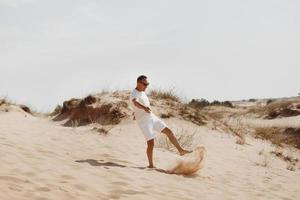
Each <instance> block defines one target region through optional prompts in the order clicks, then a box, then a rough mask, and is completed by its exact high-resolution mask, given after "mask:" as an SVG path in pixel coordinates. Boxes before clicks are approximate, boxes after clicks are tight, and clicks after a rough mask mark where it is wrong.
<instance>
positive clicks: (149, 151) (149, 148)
mask: <svg viewBox="0 0 300 200" xmlns="http://www.w3.org/2000/svg"><path fill="white" fill-rule="evenodd" d="M153 148H154V139H151V140H148V141H147V156H148V161H149V166H148V167H149V168H153V167H154V165H153Z"/></svg>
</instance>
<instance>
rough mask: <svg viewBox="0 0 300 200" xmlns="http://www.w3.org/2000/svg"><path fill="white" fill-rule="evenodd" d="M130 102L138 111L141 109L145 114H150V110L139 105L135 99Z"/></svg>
mask: <svg viewBox="0 0 300 200" xmlns="http://www.w3.org/2000/svg"><path fill="white" fill-rule="evenodd" d="M132 102H133V104H134V105H135V106H136V107H138V108H139V109H142V110H144V111H145V112H147V113H150V112H151V109H150V108H149V107H146V106H144V105H142V104H140V103H139V102H138V101H137V100H136V99H132Z"/></svg>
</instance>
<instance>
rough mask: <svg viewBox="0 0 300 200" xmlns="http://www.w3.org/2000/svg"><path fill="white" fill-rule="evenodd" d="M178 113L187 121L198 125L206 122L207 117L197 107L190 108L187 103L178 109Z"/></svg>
mask: <svg viewBox="0 0 300 200" xmlns="http://www.w3.org/2000/svg"><path fill="white" fill-rule="evenodd" d="M179 115H180V116H181V117H182V118H183V119H184V120H187V121H190V122H192V123H194V124H196V125H198V126H202V125H205V124H206V122H205V121H206V120H207V118H206V117H205V116H204V115H203V114H202V113H201V111H200V110H199V109H191V108H190V107H189V106H187V105H183V106H181V107H180V109H179Z"/></svg>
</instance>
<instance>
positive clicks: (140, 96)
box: [130, 89, 151, 121]
mask: <svg viewBox="0 0 300 200" xmlns="http://www.w3.org/2000/svg"><path fill="white" fill-rule="evenodd" d="M133 99H136V101H137V102H139V103H140V104H142V105H143V106H146V107H149V108H150V101H149V99H148V97H147V95H146V93H145V92H143V91H142V92H140V91H138V90H137V89H134V90H133V91H132V92H131V95H130V102H131V105H132V108H133V111H134V116H135V118H136V120H137V121H144V120H147V119H149V118H151V113H147V112H146V111H144V110H143V109H140V108H138V107H136V106H135V105H134V104H133V102H132V100H133Z"/></svg>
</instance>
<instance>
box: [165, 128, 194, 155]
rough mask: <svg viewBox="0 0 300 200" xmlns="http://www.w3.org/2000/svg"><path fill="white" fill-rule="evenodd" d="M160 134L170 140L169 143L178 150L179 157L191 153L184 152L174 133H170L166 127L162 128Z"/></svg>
mask: <svg viewBox="0 0 300 200" xmlns="http://www.w3.org/2000/svg"><path fill="white" fill-rule="evenodd" d="M161 132H162V133H164V134H166V135H167V136H168V138H169V140H170V142H171V143H172V144H173V145H174V146H175V147H176V149H177V150H178V152H179V154H180V155H184V154H187V153H191V151H187V150H184V149H183V148H182V147H181V146H180V144H179V143H178V141H177V139H176V137H175V135H174V133H173V132H172V131H171V129H169V128H168V127H166V128H164V129H163V130H162V131H161Z"/></svg>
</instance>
